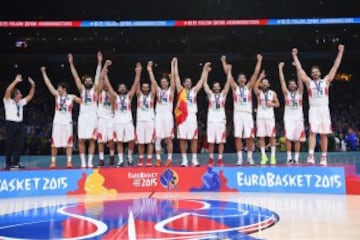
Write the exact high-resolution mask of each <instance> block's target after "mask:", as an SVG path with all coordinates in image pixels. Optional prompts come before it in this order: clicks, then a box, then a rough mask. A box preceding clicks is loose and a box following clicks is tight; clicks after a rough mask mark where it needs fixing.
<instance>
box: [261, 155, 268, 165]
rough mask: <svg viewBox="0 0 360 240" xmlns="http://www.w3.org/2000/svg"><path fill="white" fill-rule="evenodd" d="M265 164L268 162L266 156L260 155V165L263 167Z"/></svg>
mask: <svg viewBox="0 0 360 240" xmlns="http://www.w3.org/2000/svg"><path fill="white" fill-rule="evenodd" d="M267 162H268V158H267V156H266V155H262V156H261V162H260V164H261V165H265V164H266V163H267Z"/></svg>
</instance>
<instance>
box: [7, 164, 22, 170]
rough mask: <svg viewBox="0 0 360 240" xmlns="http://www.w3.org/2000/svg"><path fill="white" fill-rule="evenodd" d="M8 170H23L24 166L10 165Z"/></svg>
mask: <svg viewBox="0 0 360 240" xmlns="http://www.w3.org/2000/svg"><path fill="white" fill-rule="evenodd" d="M10 168H11V169H24V168H25V166H23V165H20V164H16V165H12V166H11V167H10Z"/></svg>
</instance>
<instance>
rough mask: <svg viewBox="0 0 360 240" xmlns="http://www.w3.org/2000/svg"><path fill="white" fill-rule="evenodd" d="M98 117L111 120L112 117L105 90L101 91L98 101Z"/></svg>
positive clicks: (107, 94) (109, 100)
mask: <svg viewBox="0 0 360 240" xmlns="http://www.w3.org/2000/svg"><path fill="white" fill-rule="evenodd" d="M98 116H99V117H101V118H112V117H113V116H114V113H113V109H112V104H111V97H110V95H109V93H108V92H107V91H105V90H102V91H101V94H100V96H99V101H98Z"/></svg>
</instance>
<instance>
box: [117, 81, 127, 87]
mask: <svg viewBox="0 0 360 240" xmlns="http://www.w3.org/2000/svg"><path fill="white" fill-rule="evenodd" d="M121 85H124V86H125V87H126V88H127V86H126V84H125V83H123V82H121V83H119V84H118V87H120V86H121Z"/></svg>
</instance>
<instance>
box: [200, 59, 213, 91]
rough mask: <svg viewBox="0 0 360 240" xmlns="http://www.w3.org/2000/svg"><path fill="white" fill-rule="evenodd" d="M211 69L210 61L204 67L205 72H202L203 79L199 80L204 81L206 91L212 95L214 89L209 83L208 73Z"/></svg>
mask: <svg viewBox="0 0 360 240" xmlns="http://www.w3.org/2000/svg"><path fill="white" fill-rule="evenodd" d="M210 71H211V67H210V63H206V64H205V65H204V68H203V73H202V74H201V75H202V76H201V79H200V80H199V82H203V83H204V91H205V93H206V94H207V95H208V96H210V95H211V94H212V93H213V91H211V89H210V87H209V84H208V75H209V72H210Z"/></svg>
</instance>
